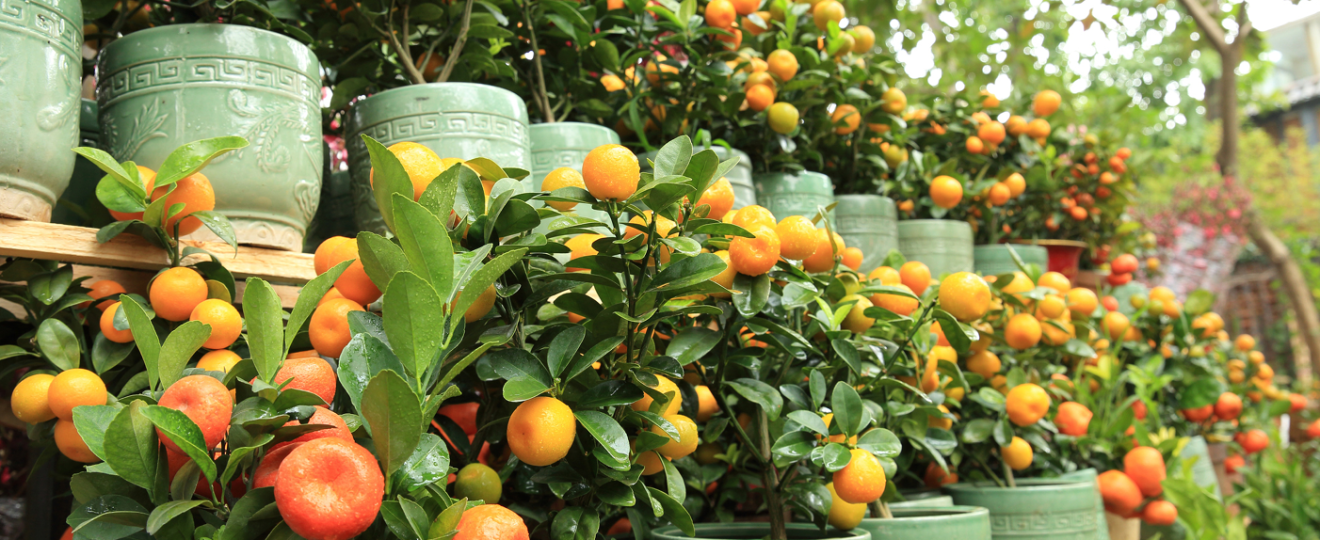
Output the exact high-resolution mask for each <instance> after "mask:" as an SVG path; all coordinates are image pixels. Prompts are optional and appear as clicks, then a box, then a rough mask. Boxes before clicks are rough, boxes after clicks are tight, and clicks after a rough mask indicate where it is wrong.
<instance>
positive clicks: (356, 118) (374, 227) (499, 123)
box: [345, 83, 532, 233]
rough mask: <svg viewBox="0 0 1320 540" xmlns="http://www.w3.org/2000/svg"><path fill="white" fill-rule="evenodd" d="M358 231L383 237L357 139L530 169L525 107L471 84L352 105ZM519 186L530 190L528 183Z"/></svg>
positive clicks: (419, 88) (400, 92) (428, 87)
mask: <svg viewBox="0 0 1320 540" xmlns="http://www.w3.org/2000/svg"><path fill="white" fill-rule="evenodd" d="M345 133H347V134H348V136H347V140H346V141H345V143H346V145H347V147H348V166H349V171H350V172H351V173H352V174H353V200H354V207H355V208H356V211H355V215H356V217H357V224H358V228H359V229H362V230H367V231H373V232H377V233H384V232H385V222H384V220H382V219H381V217H380V209H379V208H378V207H377V206H376V198H375V197H374V196H373V195H372V192H371V156H370V155H368V153H367V145H366V143H365V142H363V140H362V135H368V136H370V137H371V138H373V139H375V140H377V141H379V142H380V143H381V144H383V145H385V146H387V147H388V146H390V145H393V144H394V143H398V142H403V141H411V142H416V143H420V144H422V145H424V146H426V147H427V148H430V149H431V150H432V151H434V152H435V153H436V154H437V155H439V156H440V157H442V158H446V157H452V158H459V159H473V158H478V157H484V158H489V159H490V160H492V161H494V162H495V163H496V164H497V165H499V166H501V167H516V168H519V169H530V168H531V165H532V160H531V154H532V150H531V135H530V129H529V126H528V119H527V106H526V104H525V103H523V101H522V99H520V98H518V96H517V95H516V94H514V93H513V92H509V91H508V90H504V89H502V88H496V87H494V86H488V85H484V84H471V83H436V84H421V85H414V86H405V87H403V88H395V89H393V90H388V91H385V92H381V93H379V94H376V95H374V96H372V97H370V98H367V99H365V100H362V101H361V102H359V103H358V104H356V105H354V106H353V108H352V110H350V111H349V115H348V122H347V124H346V126H345ZM523 184H524V187H525V188H527V189H529V190H530V189H532V180H531V179H530V178H528V179H526V180H524V181H523Z"/></svg>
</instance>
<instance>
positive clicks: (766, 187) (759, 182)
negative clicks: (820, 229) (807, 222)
mask: <svg viewBox="0 0 1320 540" xmlns="http://www.w3.org/2000/svg"><path fill="white" fill-rule="evenodd" d="M752 183H753V184H754V185H755V186H756V202H757V204H759V205H761V206H764V207H765V208H766V209H767V210H770V213H772V214H774V215H775V219H784V218H786V217H788V216H806V217H807V218H808V219H810V218H812V217H815V216H816V212H817V211H818V209H819V208H821V207H828V206H829V205H831V204H834V183H833V182H831V181H830V177H828V176H825V175H823V174H821V173H818V172H810V171H802V172H797V173H759V174H757V175H755V176H753V177H752ZM834 215H835V213H834V212H830V222H831V223H833V222H834ZM817 225H822V224H817Z"/></svg>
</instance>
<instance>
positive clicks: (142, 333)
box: [119, 294, 160, 489]
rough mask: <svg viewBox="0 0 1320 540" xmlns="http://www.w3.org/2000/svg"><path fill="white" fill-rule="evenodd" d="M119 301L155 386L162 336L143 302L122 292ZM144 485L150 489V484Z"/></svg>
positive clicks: (152, 383) (149, 378)
mask: <svg viewBox="0 0 1320 540" xmlns="http://www.w3.org/2000/svg"><path fill="white" fill-rule="evenodd" d="M119 302H120V304H119V309H120V310H121V311H123V312H124V317H127V318H128V325H129V328H130V329H132V330H133V342H134V343H136V344H137V348H138V352H141V353H142V363H143V364H146V366H147V381H148V382H149V383H150V387H151V388H155V387H156V383H158V382H159V381H160V371H159V367H158V364H157V360H158V359H159V358H160V338H158V337H156V327H155V326H153V325H152V324H151V318H150V317H148V316H147V312H146V310H144V309H142V304H139V303H137V300H134V299H133V297H132V296H129V295H127V294H121V295H119ZM142 487H146V488H148V489H150V488H149V487H148V486H142Z"/></svg>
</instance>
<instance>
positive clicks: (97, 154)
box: [73, 146, 147, 200]
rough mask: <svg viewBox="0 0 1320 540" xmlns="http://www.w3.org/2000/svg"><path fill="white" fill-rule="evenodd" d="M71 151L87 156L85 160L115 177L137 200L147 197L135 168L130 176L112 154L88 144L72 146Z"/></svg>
mask: <svg viewBox="0 0 1320 540" xmlns="http://www.w3.org/2000/svg"><path fill="white" fill-rule="evenodd" d="M73 151H74V152H75V153H77V154H78V155H80V156H82V157H84V158H87V161H90V162H92V164H93V165H96V166H97V167H98V168H100V169H101V170H102V171H105V173H106V174H107V175H109V176H110V177H111V178H113V179H115V181H117V182H119V183H120V184H122V185H123V186H124V187H125V188H128V190H129V191H130V192H132V193H133V194H135V195H137V196H138V199H139V200H141V199H145V198H146V197H147V190H146V189H144V188H143V187H142V184H141V183H140V182H138V177H137V170H136V168H135V169H134V170H133V173H132V177H131V178H130V177H129V174H130V173H129V172H128V170H127V169H125V168H124V167H123V166H122V165H120V164H119V162H118V161H116V160H115V158H114V156H111V155H110V154H109V153H107V152H105V151H104V150H101V149H98V148H92V147H90V146H80V147H78V148H74V149H73Z"/></svg>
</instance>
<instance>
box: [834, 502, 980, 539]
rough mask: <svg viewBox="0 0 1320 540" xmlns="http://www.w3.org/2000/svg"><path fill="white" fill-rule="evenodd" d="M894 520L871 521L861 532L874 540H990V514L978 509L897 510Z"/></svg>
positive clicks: (929, 508)
mask: <svg viewBox="0 0 1320 540" xmlns="http://www.w3.org/2000/svg"><path fill="white" fill-rule="evenodd" d="M889 508H890V513H892V514H893V515H894V517H893V518H891V519H882V518H867V519H863V520H862V524H861V526H860V527H858V528H860V529H865V530H866V532H869V533H871V538H872V539H873V540H936V539H945V538H948V539H953V540H990V512H989V511H988V510H986V509H984V508H977V507H974V506H945V507H926V508H895V507H894V505H892V504H891V505H889Z"/></svg>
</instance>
